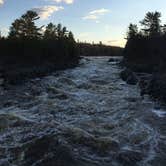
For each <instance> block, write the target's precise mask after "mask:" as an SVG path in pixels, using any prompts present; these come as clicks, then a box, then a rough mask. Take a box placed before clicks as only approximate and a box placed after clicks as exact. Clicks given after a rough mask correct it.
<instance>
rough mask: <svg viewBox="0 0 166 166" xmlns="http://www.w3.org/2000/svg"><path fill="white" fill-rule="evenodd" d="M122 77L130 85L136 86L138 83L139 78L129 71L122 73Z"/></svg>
mask: <svg viewBox="0 0 166 166" xmlns="http://www.w3.org/2000/svg"><path fill="white" fill-rule="evenodd" d="M120 77H121V78H122V80H123V81H126V82H127V83H128V84H131V85H136V84H137V83H138V78H137V76H136V75H135V74H134V73H133V72H132V71H131V70H129V69H125V70H123V71H122V72H121V73H120Z"/></svg>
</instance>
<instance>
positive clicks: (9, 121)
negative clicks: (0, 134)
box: [0, 113, 32, 131]
mask: <svg viewBox="0 0 166 166" xmlns="http://www.w3.org/2000/svg"><path fill="white" fill-rule="evenodd" d="M31 123H32V122H31V121H28V120H26V119H24V118H23V117H21V116H17V115H15V114H5V113H4V114H0V131H3V130H5V129H6V128H9V127H17V126H24V125H28V124H31Z"/></svg>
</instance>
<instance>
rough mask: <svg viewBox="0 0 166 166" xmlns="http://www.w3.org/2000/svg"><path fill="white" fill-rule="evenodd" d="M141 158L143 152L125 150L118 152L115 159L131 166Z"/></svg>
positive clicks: (124, 165) (125, 165) (126, 165)
mask: <svg viewBox="0 0 166 166" xmlns="http://www.w3.org/2000/svg"><path fill="white" fill-rule="evenodd" d="M142 159H143V154H141V152H137V151H131V150H125V151H122V152H120V153H119V154H118V156H117V160H118V161H120V163H122V164H123V166H133V165H136V164H137V162H139V161H141V160H142Z"/></svg>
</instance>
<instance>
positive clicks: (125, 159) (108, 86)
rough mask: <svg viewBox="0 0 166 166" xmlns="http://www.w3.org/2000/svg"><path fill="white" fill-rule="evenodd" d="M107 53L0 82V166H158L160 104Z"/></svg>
mask: <svg viewBox="0 0 166 166" xmlns="http://www.w3.org/2000/svg"><path fill="white" fill-rule="evenodd" d="M108 59H109V58H108V57H85V58H83V59H82V60H81V63H80V65H79V66H78V67H76V68H74V69H68V70H66V71H58V72H55V73H53V74H51V75H50V76H47V77H44V78H36V79H32V80H30V81H28V82H26V83H24V84H22V85H14V86H10V87H8V89H7V90H5V89H2V88H1V94H0V101H1V102H0V166H31V165H32V166H70V165H71V166H130V165H131V166H136V165H138V166H165V165H166V112H165V109H164V107H161V106H159V105H158V104H157V103H155V102H153V101H151V100H150V99H149V98H148V96H146V97H144V98H142V97H140V90H139V88H138V86H133V85H127V84H126V83H125V82H123V81H122V80H121V79H120V77H119V73H120V71H121V68H120V67H119V66H118V64H117V63H115V62H108ZM5 164H6V165H5Z"/></svg>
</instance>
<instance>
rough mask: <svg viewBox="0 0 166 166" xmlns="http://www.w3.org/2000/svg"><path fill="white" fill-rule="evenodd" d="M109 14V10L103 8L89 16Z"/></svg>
mask: <svg viewBox="0 0 166 166" xmlns="http://www.w3.org/2000/svg"><path fill="white" fill-rule="evenodd" d="M108 12H109V10H108V9H104V8H102V9H98V10H93V11H91V12H90V13H89V14H92V15H103V14H106V13H108Z"/></svg>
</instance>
